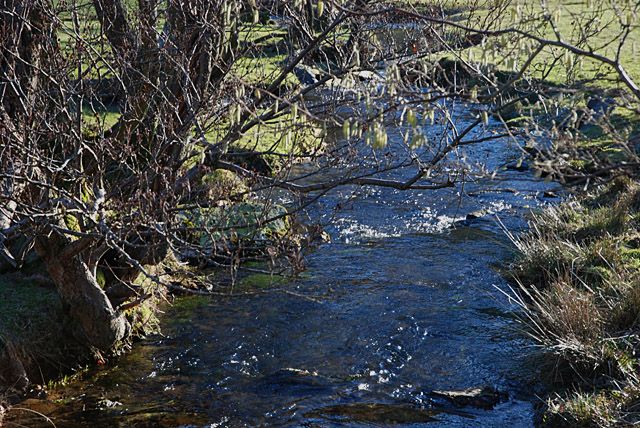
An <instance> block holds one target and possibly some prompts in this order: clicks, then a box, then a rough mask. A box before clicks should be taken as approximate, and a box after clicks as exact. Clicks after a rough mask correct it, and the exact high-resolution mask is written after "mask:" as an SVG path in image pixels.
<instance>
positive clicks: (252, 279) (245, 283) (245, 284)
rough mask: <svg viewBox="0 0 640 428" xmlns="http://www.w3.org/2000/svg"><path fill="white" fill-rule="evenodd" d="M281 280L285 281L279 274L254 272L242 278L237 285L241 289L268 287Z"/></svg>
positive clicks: (277, 283)
mask: <svg viewBox="0 0 640 428" xmlns="http://www.w3.org/2000/svg"><path fill="white" fill-rule="evenodd" d="M283 282H285V279H284V278H283V277H281V276H277V275H269V274H266V273H254V274H251V275H248V276H246V277H244V278H242V279H241V280H240V281H239V284H238V286H239V287H240V288H242V289H247V288H248V289H268V288H270V287H273V286H274V285H279V284H282V283H283Z"/></svg>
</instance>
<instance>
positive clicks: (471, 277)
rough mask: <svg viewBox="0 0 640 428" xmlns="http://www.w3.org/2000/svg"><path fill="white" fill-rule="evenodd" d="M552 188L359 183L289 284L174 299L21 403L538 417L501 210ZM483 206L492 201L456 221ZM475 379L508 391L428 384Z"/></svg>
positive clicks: (168, 416) (283, 420)
mask: <svg viewBox="0 0 640 428" xmlns="http://www.w3.org/2000/svg"><path fill="white" fill-rule="evenodd" d="M467 155H468V156H469V157H470V158H472V159H475V160H477V161H482V162H485V161H488V162H490V163H492V164H493V165H489V166H493V167H495V166H497V165H499V164H501V163H504V162H507V161H508V160H509V159H510V158H511V157H517V156H518V152H517V150H516V148H515V147H513V146H511V145H510V144H509V143H507V142H504V141H493V142H488V143H486V144H483V145H482V146H479V147H475V148H473V149H469V153H467ZM548 187H549V185H548V184H545V183H542V182H540V181H539V180H536V179H534V178H533V177H532V176H531V174H530V173H528V172H517V171H504V172H503V173H502V174H501V180H499V181H497V182H496V181H486V182H480V183H476V184H473V185H471V184H469V185H468V186H467V187H465V189H464V194H463V195H461V194H460V193H459V192H460V188H457V189H443V190H438V191H415V192H398V191H395V190H391V189H366V190H364V189H363V190H361V191H360V192H359V193H358V195H357V196H356V197H355V198H352V199H351V201H350V202H349V203H348V204H346V205H345V207H344V208H343V209H342V210H341V211H340V212H339V214H338V217H337V219H336V220H335V221H334V222H333V223H332V226H331V227H330V228H329V230H328V231H329V233H330V234H331V235H332V237H333V241H332V243H328V244H324V245H322V246H320V247H319V248H317V249H315V250H314V251H313V252H311V253H310V254H308V259H307V261H308V270H307V271H306V272H305V273H304V274H303V276H302V277H301V278H300V279H299V280H296V281H295V282H293V283H289V284H286V285H285V286H284V288H286V289H288V290H290V291H293V292H295V294H291V293H283V292H273V293H263V294H256V295H250V296H246V297H234V298H219V297H216V298H213V299H209V298H202V297H197V298H184V299H181V300H179V301H178V302H177V303H176V304H175V305H174V306H173V307H171V308H169V309H168V311H167V315H166V317H165V321H164V327H163V333H164V336H157V337H153V338H150V339H148V340H146V341H144V342H142V343H139V344H137V345H136V346H135V347H134V349H133V351H132V352H131V353H130V354H129V355H127V356H125V357H123V358H122V359H121V361H120V362H119V363H118V365H117V367H112V368H108V369H104V370H101V371H98V372H97V373H95V374H92V375H91V376H89V377H88V379H86V380H83V381H81V382H79V383H77V384H75V385H72V386H70V387H68V388H66V389H63V390H61V391H57V392H55V393H54V394H52V398H55V402H53V401H52V400H50V401H49V402H46V401H45V402H40V403H31V404H27V405H30V406H31V407H32V408H33V409H36V410H38V411H40V412H42V413H45V414H47V415H49V417H51V418H52V420H53V421H54V422H55V424H56V426H58V427H80V426H90V427H96V428H97V427H112V426H123V427H124V426H185V427H204V426H214V427H215V426H309V427H332V426H387V425H398V426H465V427H466V426H482V427H487V426H509V427H517V426H531V425H532V417H533V405H534V402H535V395H534V394H535V391H536V388H537V387H538V386H537V383H536V381H535V378H536V373H535V371H534V370H533V369H531V364H530V363H528V362H527V360H526V354H527V347H528V346H530V343H528V342H527V341H526V340H525V339H523V338H522V337H521V336H519V335H518V334H517V332H516V331H515V330H516V329H515V328H514V327H516V326H517V324H516V322H515V319H514V316H513V311H515V310H516V308H515V307H514V306H512V305H510V304H509V302H508V301H507V299H506V298H504V296H502V295H501V294H500V293H499V292H498V291H497V287H498V288H504V287H506V282H505V280H504V279H503V278H501V276H500V275H499V274H498V273H497V272H496V270H495V266H496V265H499V264H500V263H501V262H503V261H504V260H506V259H507V258H508V257H509V256H510V254H511V251H512V249H511V247H510V245H509V244H508V240H507V239H506V237H505V235H504V233H503V231H502V230H501V227H500V226H499V224H498V222H497V218H498V217H499V218H500V220H501V221H502V222H503V223H504V224H505V225H506V226H507V227H509V228H511V229H516V230H517V229H518V228H521V227H522V226H523V225H524V220H523V218H524V215H525V214H526V213H527V211H528V210H529V209H530V208H531V207H534V206H537V205H539V204H540V203H544V202H545V201H544V197H543V195H542V191H543V190H546V189H547V188H548ZM488 190H492V191H488ZM352 191H353V189H343V190H342V191H340V192H334V193H333V194H331V195H330V197H329V198H328V199H326V200H325V201H324V202H323V204H324V205H319V206H318V207H316V208H315V209H314V210H315V211H314V213H313V215H315V216H317V217H318V218H321V217H322V216H323V215H326V213H327V212H328V210H329V208H330V207H331V206H333V205H335V203H336V202H337V201H338V200H340V199H341V198H343V197H344V196H345V195H347V194H348V193H349V192H352ZM349 194H350V193H349ZM478 209H484V210H485V211H486V212H487V213H488V214H487V215H486V216H485V217H482V218H480V219H475V220H471V221H468V222H458V223H457V224H456V225H455V226H454V227H452V223H453V222H455V221H457V220H460V219H464V218H465V215H466V214H467V213H469V212H472V211H475V210H478ZM482 386H491V387H493V388H496V389H497V390H499V391H502V392H504V393H505V394H506V395H507V396H508V398H506V399H503V400H502V402H501V403H499V404H498V405H496V406H495V407H494V408H484V409H482V408H479V407H474V406H455V405H453V404H452V403H451V402H448V401H447V400H443V399H441V398H438V397H437V396H434V394H432V391H434V390H459V389H465V388H470V387H482ZM21 417H22V419H21V421H22V422H27V421H28V422H29V424H33V425H37V424H42V425H43V426H46V423H45V422H43V421H42V419H40V418H35V417H30V416H25V415H24V414H23V415H22V416H21ZM25 418H27V419H25ZM37 421H40V422H37Z"/></svg>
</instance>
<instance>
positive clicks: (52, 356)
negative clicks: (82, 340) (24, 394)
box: [0, 273, 78, 382]
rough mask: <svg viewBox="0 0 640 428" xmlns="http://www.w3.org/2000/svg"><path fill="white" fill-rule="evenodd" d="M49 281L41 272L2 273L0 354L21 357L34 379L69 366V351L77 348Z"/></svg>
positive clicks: (30, 376) (74, 351) (39, 379)
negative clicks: (29, 274) (28, 275)
mask: <svg viewBox="0 0 640 428" xmlns="http://www.w3.org/2000/svg"><path fill="white" fill-rule="evenodd" d="M46 282H47V281H46V278H45V277H43V276H41V275H38V276H30V277H25V276H22V275H21V274H17V273H15V274H3V275H1V276H0V356H1V355H2V354H4V355H5V357H6V356H9V357H10V358H11V359H16V360H18V361H20V363H21V364H22V366H24V368H25V370H26V373H27V375H28V377H29V379H30V380H31V381H35V382H38V381H40V382H42V381H44V380H45V379H46V377H48V375H50V374H51V373H52V372H55V371H59V370H62V369H69V367H68V366H66V365H65V364H66V362H68V361H69V357H68V355H69V353H77V352H78V349H77V346H76V345H75V344H74V343H73V340H71V339H70V337H69V334H68V332H67V331H66V327H65V326H66V325H67V321H66V316H65V315H64V311H63V308H62V304H61V302H60V299H59V297H58V294H57V292H56V291H55V289H53V288H52V286H51V284H46ZM5 363H6V361H5ZM5 381H7V379H5Z"/></svg>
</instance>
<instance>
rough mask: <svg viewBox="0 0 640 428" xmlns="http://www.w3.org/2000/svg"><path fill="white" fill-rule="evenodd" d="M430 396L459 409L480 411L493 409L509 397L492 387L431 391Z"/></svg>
mask: <svg viewBox="0 0 640 428" xmlns="http://www.w3.org/2000/svg"><path fill="white" fill-rule="evenodd" d="M432 395H434V396H436V397H441V398H444V399H446V400H447V401H449V402H450V403H452V404H454V405H456V406H459V407H466V406H471V407H479V408H481V409H493V408H494V407H495V406H496V405H497V404H499V403H501V402H503V401H506V400H507V399H508V398H509V395H508V394H507V393H506V392H502V391H498V390H497V389H496V388H494V387H492V386H484V387H479V388H467V389H463V390H452V391H437V390H436V391H433V392H432Z"/></svg>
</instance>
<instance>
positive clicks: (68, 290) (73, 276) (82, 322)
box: [35, 232, 131, 351]
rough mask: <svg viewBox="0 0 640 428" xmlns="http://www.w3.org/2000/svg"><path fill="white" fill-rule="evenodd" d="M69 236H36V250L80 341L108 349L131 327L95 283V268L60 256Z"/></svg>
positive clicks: (77, 257) (104, 349)
mask: <svg viewBox="0 0 640 428" xmlns="http://www.w3.org/2000/svg"><path fill="white" fill-rule="evenodd" d="M67 241H68V239H67V238H65V237H63V236H61V235H59V234H58V233H56V232H51V234H50V235H49V236H44V235H40V236H39V237H38V238H37V239H36V246H35V248H36V251H37V252H38V254H39V255H40V257H41V258H42V259H43V261H44V263H45V266H46V268H47V271H48V272H49V275H50V276H51V279H52V280H53V282H54V283H55V284H56V287H57V289H58V292H59V293H60V296H61V297H62V300H63V302H65V304H66V305H67V307H68V310H69V315H70V316H71V317H72V318H73V320H74V321H76V322H77V323H78V324H79V326H80V328H81V331H82V335H83V337H81V340H82V341H83V342H85V343H86V344H87V345H89V346H92V347H95V348H97V349H99V350H101V351H108V350H109V349H111V348H112V347H113V346H114V345H116V344H117V343H118V342H120V341H122V340H123V339H126V337H127V336H128V335H129V332H130V330H131V328H130V326H129V323H128V322H127V320H126V319H125V317H124V315H123V314H121V313H118V312H117V311H116V310H114V308H113V306H112V305H111V302H110V301H109V298H108V297H107V295H106V294H105V292H104V291H103V290H102V289H101V288H100V285H98V283H97V281H96V277H95V269H91V268H90V267H89V266H87V264H86V263H85V262H84V261H83V260H82V259H81V258H80V256H78V255H73V256H71V257H68V258H66V259H63V258H62V257H61V255H62V254H63V249H64V247H65V246H66V245H65V244H68V242H67Z"/></svg>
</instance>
